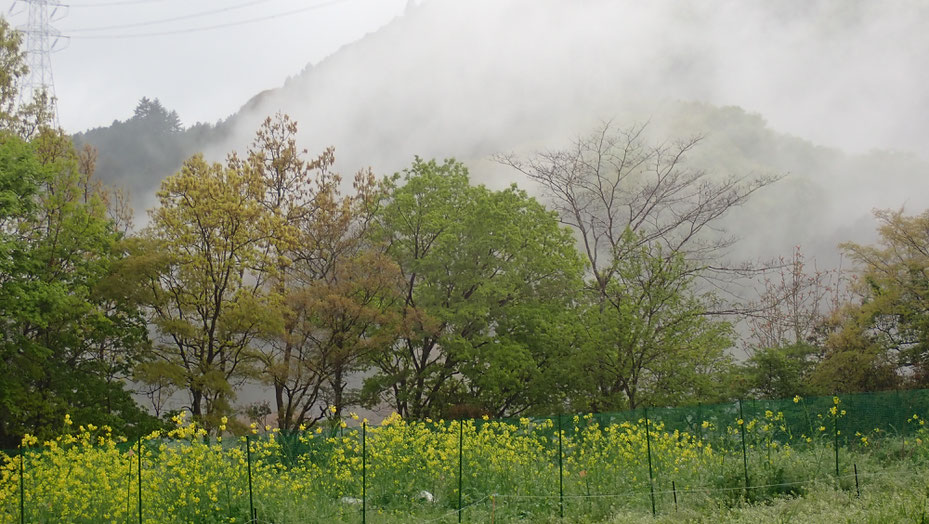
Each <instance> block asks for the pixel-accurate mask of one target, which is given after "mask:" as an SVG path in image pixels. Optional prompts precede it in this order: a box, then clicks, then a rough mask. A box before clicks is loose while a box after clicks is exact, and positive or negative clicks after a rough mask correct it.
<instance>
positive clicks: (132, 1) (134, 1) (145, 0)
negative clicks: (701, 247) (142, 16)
mask: <svg viewBox="0 0 929 524" xmlns="http://www.w3.org/2000/svg"><path fill="white" fill-rule="evenodd" d="M167 1H169V0H122V1H114V2H94V3H90V4H68V7H77V8H82V7H116V6H123V5H139V4H151V3H155V2H167Z"/></svg>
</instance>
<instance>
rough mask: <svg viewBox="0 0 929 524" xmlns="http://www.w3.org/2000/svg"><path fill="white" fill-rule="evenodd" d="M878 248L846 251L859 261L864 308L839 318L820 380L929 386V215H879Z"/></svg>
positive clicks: (866, 387)
mask: <svg viewBox="0 0 929 524" xmlns="http://www.w3.org/2000/svg"><path fill="white" fill-rule="evenodd" d="M875 217H876V218H877V220H878V222H879V224H880V227H879V228H878V232H879V234H880V242H879V245H878V246H862V245H858V244H854V243H848V244H844V245H843V246H842V247H843V249H845V251H846V252H847V253H848V254H849V256H850V257H851V258H852V259H853V260H854V261H855V262H857V263H858V270H859V279H858V282H857V284H858V285H857V288H856V292H857V294H858V297H859V301H858V302H857V303H854V302H853V303H849V304H847V305H846V307H845V308H844V309H842V310H841V311H840V312H838V314H837V315H836V317H835V319H834V321H833V322H834V325H835V330H834V333H833V334H832V336H831V337H830V338H829V339H828V341H827V352H826V355H825V358H824V360H823V362H822V364H821V365H820V366H819V368H818V369H817V370H816V372H815V374H814V376H813V381H814V383H815V384H816V385H817V386H818V387H819V388H821V389H823V390H825V389H828V388H833V389H834V390H837V391H873V390H877V389H889V388H893V387H899V386H901V385H902V386H909V387H925V385H926V384H929V320H927V319H929V300H927V298H926V297H927V296H929V240H927V238H929V236H927V235H929V212H924V213H922V214H920V215H916V216H905V215H904V214H903V212H902V211H876V212H875Z"/></svg>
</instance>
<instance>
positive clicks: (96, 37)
mask: <svg viewBox="0 0 929 524" xmlns="http://www.w3.org/2000/svg"><path fill="white" fill-rule="evenodd" d="M351 1H352V0H329V1H328V2H322V3H319V4H315V5H311V6H306V7H301V8H299V9H292V10H290V11H284V12H280V13H276V14H273V15H267V16H261V17H257V18H250V19H246V20H239V21H237V22H228V23H224V24H215V25H209V26H202V27H192V28H189V29H177V30H173V31H160V32H155V33H128V34H116V35H73V36H70V35H68V36H67V38H74V39H81V40H113V39H123V38H148V37H156V36H169V35H179V34H186V33H198V32H202V31H212V30H215V29H223V28H226V27H235V26H240V25H246V24H254V23H257V22H264V21H267V20H273V19H275V18H281V17H284V16H290V15H295V14H299V13H303V12H306V11H312V10H315V9H322V8H326V7H331V6H333V5H337V4H343V3H346V2H351Z"/></svg>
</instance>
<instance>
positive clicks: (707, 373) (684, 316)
mask: <svg viewBox="0 0 929 524" xmlns="http://www.w3.org/2000/svg"><path fill="white" fill-rule="evenodd" d="M617 250H621V251H622V252H624V255H623V256H622V257H617V258H615V259H614V262H613V266H612V267H611V268H610V269H609V272H610V274H612V275H613V276H612V278H611V279H610V280H609V282H607V283H606V285H605V286H604V287H603V288H602V289H603V291H602V292H601V293H592V295H591V298H590V302H589V304H588V306H587V308H586V312H585V314H584V316H583V317H582V322H583V329H584V334H585V341H584V344H585V346H584V350H583V353H582V355H581V357H580V359H579V360H578V361H577V362H578V364H579V365H580V366H582V369H583V370H584V373H585V374H586V376H587V377H588V380H587V381H586V382H585V384H586V386H587V388H586V390H585V393H586V394H584V395H581V396H579V397H578V402H579V406H578V407H579V408H582V409H589V410H594V411H605V410H614V409H620V408H623V407H629V408H631V409H634V408H636V407H637V406H640V405H674V404H678V403H681V402H685V401H691V402H693V401H695V400H701V399H702V400H706V399H709V398H715V395H716V392H715V389H716V386H718V381H717V377H718V376H719V375H720V374H721V373H722V372H724V371H725V370H726V369H727V367H728V366H729V364H730V362H729V359H728V357H727V356H726V354H725V350H726V349H727V348H729V347H730V346H731V345H732V339H731V337H732V329H731V326H730V325H729V324H728V323H726V322H722V321H718V320H714V319H713V318H711V317H709V316H707V314H706V313H707V306H706V304H705V302H704V300H703V299H702V298H701V297H700V296H699V295H697V294H696V292H695V290H694V287H693V286H694V284H693V283H694V278H695V276H694V274H693V271H692V270H691V267H690V265H689V264H688V263H687V262H686V261H685V260H684V257H683V255H682V254H681V253H672V254H670V255H666V254H665V253H664V252H663V250H662V249H661V248H660V247H658V246H657V245H649V244H641V243H640V242H639V241H638V240H637V238H636V236H635V234H634V233H632V232H631V231H627V233H626V234H625V235H624V236H623V243H622V246H621V247H617ZM592 286H593V284H592Z"/></svg>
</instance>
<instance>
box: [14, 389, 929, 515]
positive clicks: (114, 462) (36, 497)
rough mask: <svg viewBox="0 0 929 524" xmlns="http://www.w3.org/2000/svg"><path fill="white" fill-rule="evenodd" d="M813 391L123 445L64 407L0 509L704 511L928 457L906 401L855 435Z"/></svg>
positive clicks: (843, 483) (164, 438) (182, 434)
mask: <svg viewBox="0 0 929 524" xmlns="http://www.w3.org/2000/svg"><path fill="white" fill-rule="evenodd" d="M791 404H792V406H791ZM813 404H814V403H807V402H806V401H805V400H804V399H801V398H799V397H796V398H794V399H793V401H792V402H791V403H788V404H787V407H788V408H790V410H789V411H788V415H785V411H773V410H769V409H765V410H763V411H760V412H759V413H757V416H755V417H752V418H742V416H741V413H740V411H741V404H739V405H729V406H725V408H726V409H716V410H707V412H706V413H705V414H708V415H709V416H708V418H705V419H703V420H700V419H699V418H698V417H696V415H698V414H700V413H699V412H698V411H691V412H689V413H688V414H687V415H686V416H685V417H683V418H681V417H677V418H676V419H675V424H676V425H680V424H681V420H684V421H685V424H686V425H687V426H688V428H689V431H682V430H681V429H680V428H676V429H669V428H668V426H667V425H666V423H665V422H663V421H662V420H660V418H661V415H662V413H661V412H660V411H659V410H653V411H652V412H651V415H649V413H648V412H644V411H639V412H630V413H625V414H613V415H593V414H588V415H584V416H562V417H555V418H546V419H538V418H534V419H530V418H522V419H518V420H508V421H496V420H486V419H483V420H481V419H478V420H465V421H443V420H437V421H431V420H427V421H424V422H408V421H405V420H402V419H401V418H400V417H399V416H397V415H393V416H391V417H388V418H387V419H385V420H384V421H382V422H381V423H380V424H378V425H376V426H368V425H365V427H364V428H361V427H347V428H345V429H342V428H337V429H335V430H330V431H328V432H327V431H323V430H322V429H321V428H316V429H314V430H309V431H303V432H299V433H297V434H293V435H284V434H281V433H280V432H278V431H276V430H274V429H272V428H268V427H266V428H258V427H256V426H254V425H253V427H252V434H251V435H248V436H232V435H228V434H223V435H222V436H216V435H209V434H208V433H207V432H206V431H205V430H204V429H202V428H200V427H198V426H197V425H196V424H194V423H191V422H189V421H187V417H185V416H184V415H183V414H182V415H181V416H178V417H176V418H175V423H176V427H175V428H174V429H172V430H171V431H167V432H156V433H153V434H151V435H148V436H146V437H144V438H142V439H140V440H139V441H137V442H127V441H126V439H125V438H121V437H118V436H114V435H112V434H111V432H110V430H109V429H108V428H106V427H103V428H98V427H94V426H87V427H83V426H82V427H76V428H74V427H72V426H71V423H70V420H67V419H66V420H65V428H66V429H67V430H68V431H66V432H65V434H64V435H62V436H61V437H59V438H57V439H56V440H53V441H49V442H42V443H40V442H37V441H36V440H35V439H34V438H33V437H29V436H27V437H26V438H25V439H24V442H23V446H24V449H25V451H24V452H23V453H21V454H15V453H11V454H3V455H0V463H2V474H0V521H2V522H20V521H21V520H22V521H25V522H76V523H83V522H86V523H98V522H113V523H121V522H140V521H142V522H250V521H254V522H275V523H286V522H362V520H364V521H365V522H457V521H458V519H459V511H460V516H461V519H462V520H463V521H472V522H513V521H527V522H539V521H557V520H559V519H561V518H566V519H569V520H570V521H573V522H601V521H609V520H610V519H611V518H615V515H617V514H618V513H621V512H622V513H624V514H629V512H632V513H633V514H638V513H641V514H643V515H650V514H651V513H650V512H653V511H654V512H655V513H658V514H662V513H664V514H667V513H670V512H675V511H679V510H689V511H698V512H704V513H709V514H712V512H714V511H719V510H720V508H727V507H733V506H741V505H746V504H756V503H761V502H770V501H772V500H776V499H779V498H783V497H802V496H803V495H804V493H805V492H806V490H807V489H809V488H810V486H813V485H821V484H822V483H829V484H831V485H833V486H834V487H835V488H837V489H840V490H845V491H847V492H848V491H850V492H856V490H857V491H859V492H860V486H858V482H859V476H858V474H857V473H858V469H863V470H864V471H862V475H861V476H862V478H867V475H868V474H869V473H872V474H873V473H874V472H875V471H876V470H878V469H880V468H882V467H883V465H885V464H887V463H889V462H894V461H897V462H899V461H907V463H913V464H916V463H920V464H921V463H922V462H921V461H923V460H924V459H925V458H927V457H929V449H924V448H923V445H924V444H923V443H924V442H926V443H929V429H927V427H926V426H925V422H924V420H923V418H922V417H921V416H920V415H919V414H916V413H914V414H913V415H912V416H909V417H907V418H906V420H905V424H906V427H905V428H897V430H887V429H881V428H874V429H872V430H871V431H869V432H867V433H862V432H861V431H855V432H854V433H850V432H849V431H850V429H851V428H852V426H853V425H852V424H847V423H845V419H846V417H847V412H846V410H845V409H844V407H843V404H842V401H841V400H840V399H839V398H838V397H834V398H831V402H830V404H831V405H828V404H826V405H828V407H825V405H824V404H823V403H822V402H820V403H818V404H816V405H813ZM817 407H825V409H821V410H816V409H815V408H817ZM665 415H667V413H665ZM649 416H651V417H652V418H646V417H649ZM356 418H357V417H356ZM665 418H668V419H669V420H670V419H671V418H673V417H670V416H666V417H665ZM351 422H355V423H358V422H360V421H358V422H356V421H351ZM845 428H849V429H845ZM221 429H224V428H221ZM903 429H905V430H906V431H902V430H903ZM898 430H899V431H898ZM843 431H844V433H843ZM840 437H841V438H840ZM927 448H929V446H927ZM140 465H141V470H140V467H139V466H140ZM459 488H460V489H459ZM459 508H461V509H460V510H459ZM140 512H141V517H140Z"/></svg>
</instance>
